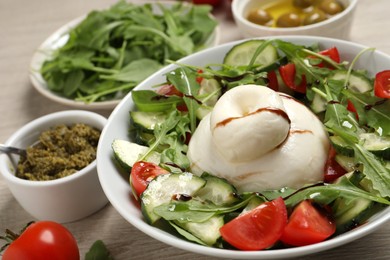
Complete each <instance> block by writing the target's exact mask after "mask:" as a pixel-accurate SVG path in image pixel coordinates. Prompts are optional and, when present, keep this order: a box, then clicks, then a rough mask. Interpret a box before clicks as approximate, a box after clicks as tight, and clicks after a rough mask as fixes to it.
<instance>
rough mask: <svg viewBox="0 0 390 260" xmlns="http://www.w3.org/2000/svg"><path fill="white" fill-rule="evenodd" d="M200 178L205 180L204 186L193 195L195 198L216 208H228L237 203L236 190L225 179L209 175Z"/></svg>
mask: <svg viewBox="0 0 390 260" xmlns="http://www.w3.org/2000/svg"><path fill="white" fill-rule="evenodd" d="M202 178H203V179H204V180H206V185H205V186H204V187H203V188H202V189H200V190H199V191H198V192H197V193H195V196H198V197H200V198H201V199H203V200H206V201H210V202H212V203H214V204H215V205H217V206H228V205H232V204H233V203H235V202H237V201H239V199H238V197H237V190H236V188H235V187H234V186H233V185H231V184H230V183H228V182H227V181H226V180H225V179H221V178H218V177H215V176H212V175H209V174H203V175H202Z"/></svg>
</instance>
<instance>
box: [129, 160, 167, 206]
mask: <svg viewBox="0 0 390 260" xmlns="http://www.w3.org/2000/svg"><path fill="white" fill-rule="evenodd" d="M166 173H168V171H166V170H164V169H163V168H161V167H160V166H158V165H156V164H154V163H149V162H144V161H139V162H136V163H135V164H134V165H133V168H132V169H131V173H130V184H131V187H132V189H133V194H134V196H135V198H136V199H138V198H139V197H140V196H141V194H142V192H144V191H145V189H146V186H148V184H149V182H151V181H152V180H153V179H154V178H155V177H157V176H158V175H161V174H166Z"/></svg>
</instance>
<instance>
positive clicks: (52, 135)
mask: <svg viewBox="0 0 390 260" xmlns="http://www.w3.org/2000/svg"><path fill="white" fill-rule="evenodd" d="M99 137H100V130H97V129H95V128H93V127H91V126H88V125H85V124H74V125H72V126H66V125H63V124H62V125H57V126H55V127H53V128H51V129H49V130H46V131H44V132H42V133H41V134H40V136H39V142H38V143H37V144H36V145H33V146H30V147H28V148H27V156H26V158H24V157H21V158H20V160H19V162H18V165H17V171H16V176H17V177H19V178H22V179H26V180H34V181H46V180H54V179H59V178H62V177H65V176H68V175H71V174H73V173H75V172H77V171H79V170H81V169H83V168H84V167H86V166H87V165H88V164H90V163H91V162H92V161H94V160H95V159H96V150H97V144H98V141H99Z"/></svg>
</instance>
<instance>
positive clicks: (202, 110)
mask: <svg viewBox="0 0 390 260" xmlns="http://www.w3.org/2000/svg"><path fill="white" fill-rule="evenodd" d="M212 110H213V108H212V107H209V106H205V105H201V106H200V107H198V109H197V110H196V118H198V119H199V120H202V119H203V117H205V116H206V115H207V114H208V113H210V112H211V111H212Z"/></svg>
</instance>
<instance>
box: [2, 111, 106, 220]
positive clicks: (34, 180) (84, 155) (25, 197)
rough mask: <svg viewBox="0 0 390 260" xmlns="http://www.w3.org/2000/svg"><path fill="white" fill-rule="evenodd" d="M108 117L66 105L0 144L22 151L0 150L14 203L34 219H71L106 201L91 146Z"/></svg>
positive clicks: (96, 142)
mask: <svg viewBox="0 0 390 260" xmlns="http://www.w3.org/2000/svg"><path fill="white" fill-rule="evenodd" d="M106 121H107V119H106V118H105V117H103V116H101V115H99V114H96V113H93V112H89V111H82V110H69V111H61V112H55V113H52V114H48V115H45V116H42V117H40V118H37V119H35V120H33V121H31V122H29V123H27V124H26V125H24V126H23V127H22V128H20V129H19V130H17V131H16V132H15V133H14V134H13V135H12V136H11V137H10V138H9V139H8V140H7V141H6V142H5V145H7V146H13V147H18V148H21V149H26V155H22V156H19V155H15V154H1V155H0V172H1V175H2V176H3V178H4V179H5V181H6V183H7V185H8V187H9V189H10V191H11V193H12V194H13V196H14V197H15V199H16V200H17V201H18V202H19V204H20V205H21V206H22V207H23V208H24V209H25V210H26V211H27V212H28V213H29V214H30V215H31V216H32V217H34V218H35V219H37V220H52V221H56V222H61V223H64V222H72V221H76V220H79V219H81V218H84V217H87V216H89V215H91V214H93V213H94V212H96V211H97V210H99V209H101V208H102V207H103V206H104V205H106V204H107V198H106V196H105V195H104V193H103V190H102V188H101V186H100V183H99V180H98V176H97V171H96V149H97V144H98V141H99V138H100V133H101V131H102V129H103V127H104V126H105V124H106Z"/></svg>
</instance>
